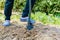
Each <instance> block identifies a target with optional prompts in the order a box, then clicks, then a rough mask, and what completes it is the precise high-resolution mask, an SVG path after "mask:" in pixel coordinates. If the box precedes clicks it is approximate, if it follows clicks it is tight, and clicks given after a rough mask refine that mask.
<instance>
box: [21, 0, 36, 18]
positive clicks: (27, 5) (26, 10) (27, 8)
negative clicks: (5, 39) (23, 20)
mask: <svg viewBox="0 0 60 40" xmlns="http://www.w3.org/2000/svg"><path fill="white" fill-rule="evenodd" d="M35 1H36V0H31V9H32V8H33V6H34V3H35ZM28 14H29V0H27V3H26V7H25V9H24V10H23V13H22V17H27V16H28Z"/></svg>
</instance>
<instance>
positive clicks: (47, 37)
mask: <svg viewBox="0 0 60 40" xmlns="http://www.w3.org/2000/svg"><path fill="white" fill-rule="evenodd" d="M2 23H3V22H2V21H0V40H60V28H59V27H58V26H49V25H43V24H41V23H38V22H36V23H35V24H34V28H33V29H32V30H27V29H26V26H27V23H26V22H25V23H24V22H19V21H11V25H10V26H7V27H4V26H2Z"/></svg>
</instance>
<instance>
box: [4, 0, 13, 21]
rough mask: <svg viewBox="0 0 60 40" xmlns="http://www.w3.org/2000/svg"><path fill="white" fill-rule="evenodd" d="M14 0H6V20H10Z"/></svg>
mask: <svg viewBox="0 0 60 40" xmlns="http://www.w3.org/2000/svg"><path fill="white" fill-rule="evenodd" d="M13 3H14V0H6V3H5V9H4V14H5V16H6V18H5V20H10V16H11V12H12V8H13Z"/></svg>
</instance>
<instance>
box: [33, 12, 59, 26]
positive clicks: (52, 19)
mask: <svg viewBox="0 0 60 40" xmlns="http://www.w3.org/2000/svg"><path fill="white" fill-rule="evenodd" d="M32 18H33V19H34V20H37V21H40V22H42V23H43V24H52V25H53V24H55V25H60V17H58V18H57V16H53V15H51V14H50V15H48V16H47V15H46V14H45V13H42V12H36V13H35V15H33V14H32Z"/></svg>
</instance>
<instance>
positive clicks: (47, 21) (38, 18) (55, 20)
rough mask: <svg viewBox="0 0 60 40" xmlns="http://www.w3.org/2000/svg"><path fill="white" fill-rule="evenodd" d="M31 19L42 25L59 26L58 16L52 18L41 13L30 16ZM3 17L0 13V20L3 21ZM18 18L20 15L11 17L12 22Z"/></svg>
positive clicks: (59, 17) (59, 18) (59, 19)
mask: <svg viewBox="0 0 60 40" xmlns="http://www.w3.org/2000/svg"><path fill="white" fill-rule="evenodd" d="M31 16H32V17H31V18H32V19H34V20H36V21H40V22H42V23H43V24H52V25H53V24H54V25H60V16H53V15H48V16H47V15H46V14H45V13H42V12H36V13H35V14H32V15H31ZM4 18H5V16H4V15H2V14H1V13H0V20H4ZM19 18H20V15H12V16H11V19H12V20H18V19H19Z"/></svg>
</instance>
